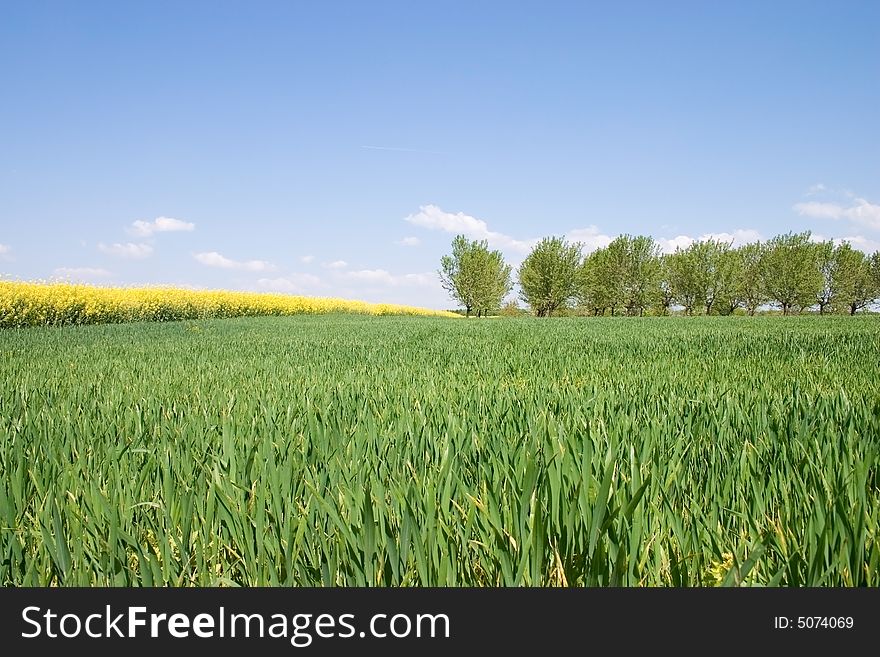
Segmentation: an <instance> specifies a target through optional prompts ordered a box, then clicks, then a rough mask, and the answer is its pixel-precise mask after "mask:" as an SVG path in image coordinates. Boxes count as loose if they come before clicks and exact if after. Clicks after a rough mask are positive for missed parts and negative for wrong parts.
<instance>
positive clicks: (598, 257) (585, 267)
mask: <svg viewBox="0 0 880 657" xmlns="http://www.w3.org/2000/svg"><path fill="white" fill-rule="evenodd" d="M609 260H610V258H609V254H608V251H607V250H606V249H596V250H595V251H593V252H592V253H591V254H590V255H589V256H587V257H586V258H584V262H583V264H582V265H581V270H580V273H579V277H578V291H577V296H578V300H579V302H580V304H581V305H582V306H583V307H584V308H586V309H587V310H589V311H590V312H592V314H593V315H595V316H597V317H598V316H599V315H604V314H605V310H606V309H608V308H611V313H612V314H614V303H615V299H616V296H617V293H616V289H617V286H616V283H615V280H614V272H613V271H612V268H611V266H610V263H609Z"/></svg>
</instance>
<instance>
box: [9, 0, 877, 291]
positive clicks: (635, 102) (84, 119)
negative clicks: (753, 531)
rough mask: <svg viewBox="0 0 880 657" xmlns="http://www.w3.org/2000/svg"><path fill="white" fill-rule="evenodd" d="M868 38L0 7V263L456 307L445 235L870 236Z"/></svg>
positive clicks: (578, 17) (84, 275)
mask: <svg viewBox="0 0 880 657" xmlns="http://www.w3.org/2000/svg"><path fill="white" fill-rule="evenodd" d="M878 30H880V2H876V1H870V2H860V3H859V2H836V1H835V2H804V1H799V2H736V3H727V2H693V3H691V2H662V3H661V2H645V3H587V2H571V3H559V2H543V1H542V2H498V3H493V2H473V1H471V2H460V3H459V2H440V1H438V2H431V3H423V2H399V3H398V2H381V1H379V0H376V1H375V2H350V3H348V2H346V3H338V2H310V3H305V2H300V3H297V2H279V3H269V2H168V3H161V2H138V3H134V2H118V1H115V2H107V3H98V2H58V3H44V2H37V1H30V0H28V1H24V0H22V1H19V2H9V1H7V0H2V1H0V245H2V246H0V273H2V274H3V275H5V276H7V277H14V278H22V279H32V278H50V277H56V276H66V277H71V278H74V279H76V280H86V281H89V282H95V283H100V284H105V285H106V284H142V283H147V284H152V283H171V284H176V285H188V286H195V287H222V288H230V289H253V290H271V289H275V290H288V291H292V292H299V293H306V294H316V295H335V296H347V297H356V298H362V299H367V300H372V301H390V302H402V303H412V304H419V305H425V306H431V307H450V306H451V305H452V304H451V302H450V301H448V299H447V298H446V296H445V294H444V293H443V291H442V290H441V289H440V288H439V287H438V285H437V282H436V277H435V276H434V272H435V271H436V269H437V267H438V264H439V258H440V256H441V255H442V254H443V253H445V252H447V251H448V249H449V243H450V241H451V239H452V237H453V236H454V234H455V232H457V231H463V232H466V233H468V234H469V235H472V236H474V237H487V238H488V239H489V240H490V242H491V243H492V244H494V245H496V246H497V247H498V248H501V249H502V250H504V252H505V254H506V255H507V256H508V257H509V259H510V260H511V262H513V263H514V264H516V263H518V262H519V261H521V259H522V257H523V255H524V252H525V251H527V249H528V247H529V244H530V241H531V240H534V239H535V238H538V237H541V236H544V235H550V234H556V235H568V236H569V237H571V238H576V239H580V240H582V241H584V242H585V243H586V244H587V245H588V246H595V245H601V244H602V243H604V242H605V241H607V239H609V238H610V237H613V236H614V235H617V234H619V233H624V232H627V233H644V234H649V235H652V236H654V237H655V238H658V239H662V240H663V241H662V244H664V247H665V248H672V247H673V246H674V245H675V244H678V243H686V242H687V240H688V239H693V238H698V237H700V236H701V235H706V234H710V233H713V234H717V233H727V234H729V235H732V236H738V237H739V238H740V239H751V238H752V237H754V236H755V235H758V236H761V237H764V238H766V237H770V236H772V235H773V234H775V233H778V232H786V231H788V230H804V229H810V230H812V231H813V232H814V233H816V234H819V235H821V236H823V237H827V238H831V237H834V238H852V239H853V240H854V242H855V243H856V245H857V246H860V247H861V248H864V249H867V250H873V249H875V248H880V127H878V126H880V37H878V34H880V32H878ZM160 218H162V219H160ZM169 219H173V220H174V221H169ZM157 220H158V221H157ZM135 222H141V223H137V224H136V223H135Z"/></svg>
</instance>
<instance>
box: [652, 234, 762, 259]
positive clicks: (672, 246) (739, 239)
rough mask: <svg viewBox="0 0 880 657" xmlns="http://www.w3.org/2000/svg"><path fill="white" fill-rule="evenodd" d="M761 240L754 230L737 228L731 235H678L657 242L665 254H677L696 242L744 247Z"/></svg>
mask: <svg viewBox="0 0 880 657" xmlns="http://www.w3.org/2000/svg"><path fill="white" fill-rule="evenodd" d="M760 239H761V233H759V232H758V231H757V230H755V229H753V228H737V229H736V230H734V231H733V232H730V233H728V232H720V233H703V234H702V235H700V236H699V237H691V236H690V235H676V236H675V237H671V238H666V237H658V238H657V239H656V240H655V241H656V242H657V244H659V245H660V250H661V251H662V252H663V253H675V250H676V249H679V248H680V249H686V248H688V247H689V246H690V245H691V244H693V243H694V242H705V241H706V240H715V241H717V242H726V243H728V244H731V245H732V246H742V245H743V244H748V243H750V242H757V241H759V240H760Z"/></svg>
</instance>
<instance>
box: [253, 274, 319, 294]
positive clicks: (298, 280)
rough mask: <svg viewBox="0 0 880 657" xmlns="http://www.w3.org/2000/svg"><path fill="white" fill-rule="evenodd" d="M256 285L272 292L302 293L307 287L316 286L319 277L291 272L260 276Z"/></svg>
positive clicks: (317, 285)
mask: <svg viewBox="0 0 880 657" xmlns="http://www.w3.org/2000/svg"><path fill="white" fill-rule="evenodd" d="M257 285H259V286H260V287H261V288H263V289H266V290H271V291H272V292H296V293H302V292H304V291H305V290H307V289H308V288H316V287H319V286H320V285H321V279H320V278H318V277H317V276H313V275H312V274H299V273H293V274H290V275H289V276H284V277H280V278H261V279H259V280H258V281H257Z"/></svg>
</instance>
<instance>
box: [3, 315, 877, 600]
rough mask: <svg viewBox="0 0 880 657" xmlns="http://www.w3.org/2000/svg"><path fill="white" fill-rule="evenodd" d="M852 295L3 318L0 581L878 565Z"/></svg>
mask: <svg viewBox="0 0 880 657" xmlns="http://www.w3.org/2000/svg"><path fill="white" fill-rule="evenodd" d="M878 371H880V321H878V319H877V318H876V317H822V318H818V317H790V318H779V317H775V318H774V317H759V318H745V317H742V318H740V317H734V318H730V317H723V318H705V317H699V318H686V317H681V318H645V319H633V318H627V319H623V318H589V319H585V318H570V319H556V320H553V321H546V320H537V319H488V320H485V319H484V320H471V321H450V320H446V319H435V318H415V317H382V318H373V317H356V316H324V317H310V316H296V317H264V318H241V319H218V320H205V321H189V322H169V323H143V324H121V325H102V326H82V327H76V326H73V327H64V328H46V327H43V328H26V329H7V330H4V331H2V332H0V373H2V378H0V583H2V584H3V585H15V586H26V585H27V586H47V585H58V586H81V585H110V586H141V585H143V586H157V585H171V586H194V585H197V586H207V585H219V586H238V585H250V586H260V585H297V586H340V585H343V586H514V585H516V586H520V585H525V586H535V585H537V586H618V585H622V586H719V585H735V586H736V585H740V586H748V585H764V586H774V585H779V586H805V585H809V586H865V585H868V586H877V585H878V584H880V542H878V532H880V469H878V448H880V376H878Z"/></svg>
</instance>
